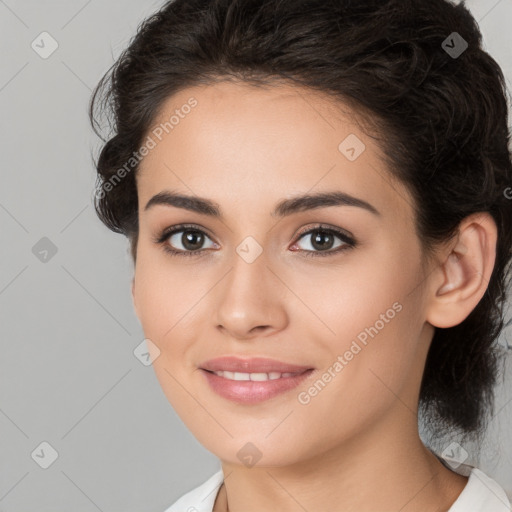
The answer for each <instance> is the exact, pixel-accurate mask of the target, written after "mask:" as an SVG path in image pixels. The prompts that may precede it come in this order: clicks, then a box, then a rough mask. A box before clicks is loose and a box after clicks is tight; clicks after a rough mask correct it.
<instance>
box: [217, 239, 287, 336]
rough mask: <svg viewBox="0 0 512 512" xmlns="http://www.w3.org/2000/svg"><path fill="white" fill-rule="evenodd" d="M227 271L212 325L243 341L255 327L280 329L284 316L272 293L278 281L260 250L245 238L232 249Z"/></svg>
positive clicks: (276, 297) (258, 246) (276, 296)
mask: <svg viewBox="0 0 512 512" xmlns="http://www.w3.org/2000/svg"><path fill="white" fill-rule="evenodd" d="M231 262H232V263H231V270H230V272H229V273H228V275H227V276H226V279H225V282H224V285H223V287H222V292H221V294H220V296H219V297H218V300H219V302H218V303H217V307H216V323H217V326H222V327H223V328H224V329H225V330H226V331H229V332H230V333H231V335H233V336H236V337H245V336H247V335H249V333H250V331H251V330H252V329H254V328H255V327H266V328H273V329H281V328H282V327H283V325H284V323H285V322H286V313H285V310H284V306H283V304H282V301H281V299H280V297H282V293H276V291H280V290H277V288H276V287H278V286H279V283H278V281H279V280H278V279H276V278H275V276H273V274H272V272H271V271H270V269H269V268H267V265H269V264H270V261H269V259H268V257H267V254H266V252H265V251H264V249H263V247H262V246H261V245H260V244H259V243H258V242H257V241H256V240H255V239H254V238H253V237H246V238H244V239H243V240H242V242H241V243H240V244H239V245H238V246H236V247H235V253H234V254H233V257H232V259H231Z"/></svg>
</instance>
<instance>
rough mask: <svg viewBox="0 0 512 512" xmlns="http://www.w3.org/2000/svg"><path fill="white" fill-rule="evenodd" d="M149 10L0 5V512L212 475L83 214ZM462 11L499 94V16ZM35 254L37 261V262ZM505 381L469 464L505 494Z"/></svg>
mask: <svg viewBox="0 0 512 512" xmlns="http://www.w3.org/2000/svg"><path fill="white" fill-rule="evenodd" d="M160 5H162V2H160V1H140V0H138V1H135V0H124V1H119V0H115V1H114V0H102V1H99V0H89V1H85V0H68V1H66V2H64V1H63V0H61V1H57V0H52V1H46V2H42V1H35V0H30V1H29V0H25V1H21V0H17V1H16V0H5V1H2V0H0V38H1V48H2V50H1V66H0V108H1V114H2V115H1V141H2V142H1V148H2V153H1V170H0V172H1V182H0V183H1V188H0V234H1V241H0V340H1V351H2V357H1V358H0V432H1V434H0V461H1V463H0V512H22V511H23V512H27V511H29V510H38V511H40V512H44V511H50V510H51V511H65V510H66V511H69V510H73V511H74V512H92V511H95V510H101V511H104V512H107V511H121V510H123V511H125V512H130V511H138V510H145V511H146V512H150V511H155V512H161V511H163V510H164V509H165V508H166V507H167V506H169V505H170V504H171V503H172V502H173V501H174V500H175V499H177V498H178V497H179V496H181V495H182V494H183V493H184V492H186V491H187V490H189V489H191V488H193V487H195V486H196V485H198V484H199V483H201V482H202V481H204V480H205V479H206V478H207V477H209V476H210V475H211V474H212V473H213V472H214V471H216V470H217V469H218V468H220V463H219V461H218V460H217V458H216V457H215V456H214V455H212V454H211V453H209V452H207V451H206V450H205V449H204V448H203V447H202V446H201V445H200V444H199V443H198V442H197V441H196V440H195V438H193V437H192V435H191V434H190V433H189V432H188V430H187V429H186V428H185V426H184V425H183V423H182V422H181V420H180V419H179V418H178V417H177V415H176V414H175V413H174V411H173V409H172V408H171V406H170V404H169V403H168V402H167V400H166V398H165V396H164V395H163V392H162V391H161V389H160V386H159V384H158V382H157V380H156V377H155V375H154V373H153V370H152V368H151V366H144V365H143V364H142V363H141V362H140V361H139V360H138V359H137V358H136V357H135V356H134V354H133V350H134V349H135V347H137V346H138V345H139V344H140V343H141V341H142V340H143V338H144V335H143V331H142V328H141V326H140V324H139V322H138V320H137V317H136V316H135V313H134V310H133V305H132V302H131V294H130V279H131V275H132V265H131V261H130V258H129V256H128V246H127V241H126V240H125V238H124V237H122V236H121V235H115V234H113V233H111V232H110V231H108V230H107V229H106V228H105V227H104V226H103V225H102V224H101V223H100V221H99V220H98V219H97V217H96V215H95V213H94V209H93V206H92V199H91V198H92V190H93V184H94V181H95V170H94V168H93V165H92V158H91V155H92V154H96V151H97V149H98V147H99V141H98V140H97V138H96V137H95V136H94V135H93V133H92V131H91V129H90V127H89V124H88V119H87V104H88V101H89V98H90V94H91V90H92V88H93V87H94V86H95V84H96V83H97V81H98V80H99V79H100V77H101V76H102V75H103V74H104V72H105V71H106V70H107V69H108V68H109V67H110V65H111V64H112V62H113V60H114V59H115V58H117V56H118V55H119V54H120V52H121V50H122V49H124V48H125V46H126V44H127V43H128V41H129V39H130V38H131V37H132V36H133V35H134V34H135V32H136V29H137V26H138V25H139V23H140V22H142V20H143V19H144V18H146V17H147V16H148V15H150V14H151V13H153V12H154V11H155V10H157V9H158V8H159V6H160ZM468 6H469V7H470V8H471V10H472V12H473V14H474V16H475V18H476V19H477V20H479V24H480V27H481V30H482V32H483V34H484V39H485V43H486V48H487V50H488V51H489V52H490V53H491V55H493V56H494V58H495V59H496V60H497V61H498V62H499V63H500V65H501V66H502V68H503V70H504V71H505V73H506V75H507V77H508V83H509V87H511V88H512V86H511V85H510V78H511V77H512V53H511V52H512V50H511V49H512V35H511V30H510V23H511V22H512V1H511V0H501V1H497V0H472V1H469V2H468ZM43 31H47V32H49V33H50V34H51V36H52V37H53V38H54V39H55V40H56V41H57V43H58V45H59V46H58V49H57V50H56V51H55V52H54V53H53V54H52V55H51V56H49V57H48V58H46V59H43V58H41V57H40V56H39V54H38V53H36V52H35V51H34V50H33V49H32V47H31V43H32V41H34V40H36V39H37V37H38V36H39V34H41V32H43ZM37 40H40V39H37ZM45 48H46V49H48V48H49V40H46V44H45ZM511 185H512V184H511ZM44 237H46V238H44ZM41 239H43V240H41ZM47 239H48V240H49V241H51V242H49V241H48V240H47ZM34 246H35V247H36V249H39V250H42V249H49V251H50V252H49V253H48V254H47V256H46V260H47V261H46V262H44V261H41V259H40V258H41V257H42V256H41V254H42V253H40V254H39V257H37V252H38V251H37V250H36V249H33V248H34ZM52 248H54V251H55V250H56V253H55V254H53V253H52ZM34 252H35V253H36V254H34ZM507 332H508V334H507V333H505V334H507V336H503V337H502V338H501V339H500V343H501V344H503V345H505V344H506V343H507V338H508V340H510V342H511V343H512V336H510V329H509V330H508V331H507ZM510 359H511V357H509V360H508V363H507V364H508V375H511V374H512V363H511V361H510ZM511 381H512V379H511V378H510V377H507V380H506V382H505V384H504V385H503V386H500V388H499V389H498V398H497V411H498V413H497V415H496V417H495V418H494V420H493V422H492V424H491V428H490V429H489V433H488V436H487V439H486V443H485V445H484V447H483V449H484V451H485V452H486V458H481V459H477V458H475V456H474V455H472V453H470V459H469V461H468V462H471V463H474V464H477V465H479V467H481V468H482V469H483V470H484V471H485V472H487V473H488V474H489V475H491V476H493V477H494V478H495V479H496V480H497V481H498V482H500V483H501V484H502V485H503V486H504V487H505V488H506V489H507V491H508V492H509V493H512V439H511V435H510V427H511V425H512V388H511V386H512V383H511ZM44 441H46V442H48V443H50V445H51V446H52V447H53V448H54V449H55V450H56V451H57V452H58V458H57V459H56V460H55V462H54V463H53V464H52V465H51V466H50V467H48V469H43V468H41V467H40V465H39V464H38V463H36V460H37V461H39V463H44V462H43V459H44V458H45V457H49V454H50V451H49V450H48V449H46V450H45V451H44V454H45V455H44V457H43V456H41V453H42V452H41V448H40V447H39V446H40V443H42V442H44ZM38 447H39V448H38ZM43 448H44V446H43ZM34 450H35V452H34ZM33 453H35V454H34V455H31V454H33ZM37 453H39V454H40V455H39V457H38V456H37ZM46 460H49V459H46Z"/></svg>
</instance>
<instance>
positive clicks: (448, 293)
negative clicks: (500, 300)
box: [427, 213, 497, 328]
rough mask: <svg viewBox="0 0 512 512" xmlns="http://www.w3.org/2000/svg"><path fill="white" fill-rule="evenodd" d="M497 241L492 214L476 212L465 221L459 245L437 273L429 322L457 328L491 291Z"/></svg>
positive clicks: (454, 247) (461, 229)
mask: <svg viewBox="0 0 512 512" xmlns="http://www.w3.org/2000/svg"><path fill="white" fill-rule="evenodd" d="M496 241H497V228H496V223H495V222H494V219H493V218H492V216H491V215H490V214H487V213H484V214H482V213H479V214H475V215H472V216H470V217H468V218H466V219H465V220H464V221H463V222H462V223H461V225H460V226H459V233H458V237H457V241H456V243H455V245H453V244H452V247H450V248H449V249H448V250H449V251H450V252H449V254H448V256H447V257H445V258H444V261H443V262H442V263H441V265H440V266H439V269H438V272H435V273H434V275H433V280H432V283H433V292H434V293H433V294H432V296H431V301H430V306H429V310H428V315H427V321H428V322H429V323H431V324H432V325H434V326H436V327H442V328H447V327H453V326H455V325H458V324H460V323H461V322H463V321H464V319H465V318H466V317H467V316H468V315H469V314H470V313H471V311H473V309H474V308H475V307H476V305H477V304H478V302H480V300H481V298H482V297H483V296H484V294H485V291H486V290H487V286H488V283H489V279H490V277H491V274H492V270H493V268H494V263H495V259H496Z"/></svg>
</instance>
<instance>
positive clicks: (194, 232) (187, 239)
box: [155, 224, 219, 256]
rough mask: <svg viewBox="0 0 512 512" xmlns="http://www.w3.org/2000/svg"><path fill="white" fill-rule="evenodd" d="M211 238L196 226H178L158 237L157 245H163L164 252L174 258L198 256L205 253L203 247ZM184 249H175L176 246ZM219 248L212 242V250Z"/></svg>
mask: <svg viewBox="0 0 512 512" xmlns="http://www.w3.org/2000/svg"><path fill="white" fill-rule="evenodd" d="M206 238H207V239H209V240H211V239H210V237H209V236H208V235H207V234H206V233H205V232H204V231H203V230H202V229H200V228H198V227H197V226H194V225H182V224H181V225H177V226H171V227H168V228H166V229H164V230H163V231H162V233H161V234H160V235H158V236H157V238H156V240H155V243H157V244H161V245H162V246H163V249H164V251H166V252H168V253H169V254H171V255H173V256H198V255H200V254H202V253H203V252H205V249H204V248H202V245H203V244H204V242H205V239H206ZM180 244H181V246H182V248H180V247H178V249H176V248H174V247H175V246H176V245H178V246H179V245H180ZM218 247H219V246H218V245H217V244H216V243H215V242H213V241H212V248H218Z"/></svg>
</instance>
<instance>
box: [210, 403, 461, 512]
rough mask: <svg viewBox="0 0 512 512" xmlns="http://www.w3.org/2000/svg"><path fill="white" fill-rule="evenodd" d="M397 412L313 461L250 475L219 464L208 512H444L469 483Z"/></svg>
mask: <svg viewBox="0 0 512 512" xmlns="http://www.w3.org/2000/svg"><path fill="white" fill-rule="evenodd" d="M397 408H398V409H400V411H395V412H394V413H392V414H389V415H387V417H386V418H383V420H382V421H381V422H380V423H379V424H378V425H375V424H374V425H373V426H372V428H371V429H367V430H363V431H361V432H359V433H358V434H357V436H356V437H354V438H351V439H350V440H349V441H347V442H345V443H343V444H340V445H339V446H337V447H336V448H334V449H329V450H328V451H326V452H324V453H320V454H318V455H316V456H315V457H314V458H309V459H307V460H302V461H299V462H296V463H294V464H290V465H286V466H285V465H281V466H268V467H265V466H253V467H252V468H247V467H244V466H240V465H237V464H233V463H230V462H223V463H222V470H223V473H224V476H225V483H224V485H223V486H222V488H221V490H220V492H219V494H218V497H217V501H216V503H215V508H214V511H215V512H257V511H261V510H280V511H282V512H304V510H330V511H332V512H337V511H339V512H356V511H357V512H375V510H379V512H388V511H389V512H396V511H397V510H400V512H412V511H417V510H422V511H425V512H446V511H447V510H448V509H449V508H450V507H451V505H452V504H453V502H454V501H455V500H456V499H457V497H458V496H459V494H460V493H461V492H462V489H463V488H464V486H465V484H466V482H467V477H463V476H461V475H458V474H456V473H454V472H453V471H450V470H449V469H448V468H446V467H445V466H444V465H443V464H442V463H441V462H439V460H438V459H437V458H436V457H435V455H433V454H432V452H430V450H428V449H427V448H426V447H425V446H424V444H423V442H422V441H421V439H420V437H419V434H418V427H417V417H416V415H415V414H413V413H412V412H411V410H410V409H408V408H407V407H404V404H402V403H401V402H400V401H397Z"/></svg>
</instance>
